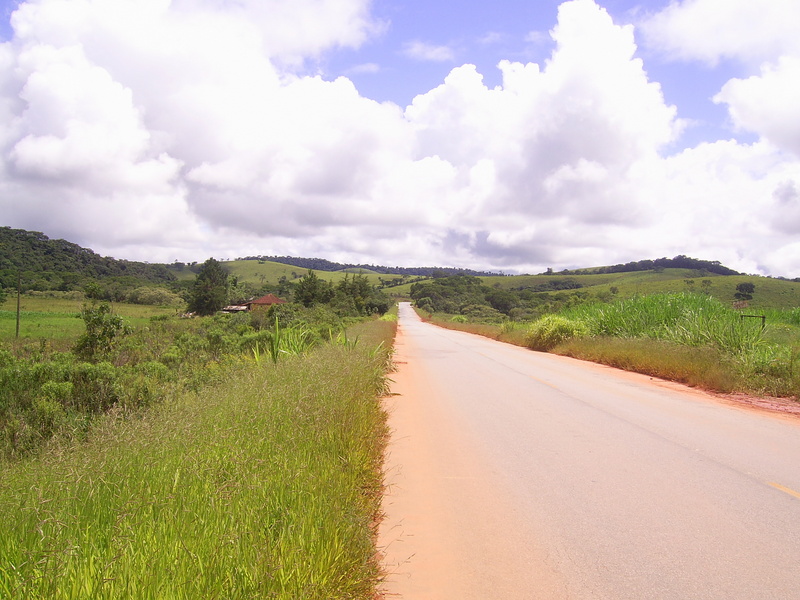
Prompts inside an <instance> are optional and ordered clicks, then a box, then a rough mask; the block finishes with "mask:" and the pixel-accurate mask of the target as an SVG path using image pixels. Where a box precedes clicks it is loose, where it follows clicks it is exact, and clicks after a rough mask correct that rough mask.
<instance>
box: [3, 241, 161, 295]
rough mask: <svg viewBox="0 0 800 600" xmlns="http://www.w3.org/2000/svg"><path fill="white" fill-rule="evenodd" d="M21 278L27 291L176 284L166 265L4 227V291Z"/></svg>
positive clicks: (13, 286) (13, 285)
mask: <svg viewBox="0 0 800 600" xmlns="http://www.w3.org/2000/svg"><path fill="white" fill-rule="evenodd" d="M20 276H21V278H22V281H23V285H24V288H25V289H26V290H61V291H71V290H81V289H83V287H84V285H85V284H86V283H87V282H88V281H92V280H96V279H109V278H117V279H120V278H122V279H128V280H131V281H136V282H138V284H139V285H144V284H148V283H149V284H164V283H170V282H173V281H175V275H174V274H173V273H172V272H170V270H169V269H168V268H167V267H166V265H159V264H148V263H143V262H134V261H129V260H118V259H115V258H108V257H102V256H100V255H99V254H96V253H95V252H93V251H92V250H89V249H87V248H83V247H81V246H78V245H77V244H73V243H72V242H67V241H65V240H51V239H50V238H49V237H47V236H46V235H44V234H43V233H41V232H39V231H26V230H24V229H11V228H10V227H0V288H16V286H17V278H18V277H20Z"/></svg>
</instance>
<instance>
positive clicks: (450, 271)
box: [240, 256, 503, 277]
mask: <svg viewBox="0 0 800 600" xmlns="http://www.w3.org/2000/svg"><path fill="white" fill-rule="evenodd" d="M240 260H268V261H270V262H276V263H281V264H284V265H291V266H293V267H300V268H301V269H312V270H314V271H342V270H344V269H363V270H364V271H374V272H375V273H380V274H381V275H415V276H421V277H449V276H453V275H472V276H474V277H489V276H491V275H503V273H493V272H490V271H475V270H472V269H457V268H454V267H383V266H380V265H364V264H361V265H356V264H352V263H337V262H332V261H330V260H326V259H324V258H297V257H294V256H246V257H244V258H242V259H240Z"/></svg>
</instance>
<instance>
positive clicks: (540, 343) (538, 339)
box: [525, 315, 589, 351]
mask: <svg viewBox="0 0 800 600" xmlns="http://www.w3.org/2000/svg"><path fill="white" fill-rule="evenodd" d="M588 333H589V328H588V327H587V326H586V325H585V324H584V323H583V322H581V321H576V320H573V319H568V318H566V317H562V316H560V315H545V316H544V317H542V318H541V319H539V320H538V321H535V322H534V323H533V324H532V325H531V326H530V327H529V328H528V331H527V333H526V334H525V345H526V346H528V348H531V349H532V350H542V351H548V350H552V349H553V348H555V347H556V346H558V345H559V344H562V343H564V342H565V341H567V340H571V339H573V338H578V337H583V336H585V335H587V334H588Z"/></svg>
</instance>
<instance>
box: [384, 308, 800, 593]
mask: <svg viewBox="0 0 800 600" xmlns="http://www.w3.org/2000/svg"><path fill="white" fill-rule="evenodd" d="M397 352H398V353H397V356H396V359H397V361H398V367H399V368H398V372H397V373H395V374H394V375H393V376H392V378H393V379H394V380H395V385H394V386H393V392H394V395H393V396H392V397H391V398H389V399H388V400H387V403H386V406H387V409H388V410H389V413H390V417H389V423H390V426H391V428H392V429H393V434H392V439H391V442H390V444H389V450H388V455H387V456H388V457H387V467H386V468H387V486H388V487H387V493H386V496H385V499H384V511H385V513H386V518H385V520H384V522H383V524H382V527H381V531H380V540H379V543H380V545H381V546H382V548H383V551H384V554H385V556H384V565H385V568H386V570H387V573H388V575H387V580H386V582H385V584H384V589H383V592H384V597H385V598H387V599H390V598H403V599H407V600H412V599H413V600H416V599H438V598H441V599H446V600H462V599H464V600H465V599H471V598H475V599H481V600H491V599H505V598H525V599H529V598H542V599H579V600H583V599H594V598H602V599H608V600H625V599H636V600H642V599H679V600H684V599H687V600H689V599H709V598H714V599H720V600H723V599H724V600H733V599H742V600H756V599H762V598H763V599H769V600H783V599H785V600H793V599H800V419H798V418H797V417H787V416H779V415H774V414H771V413H766V412H759V411H756V410H753V409H748V408H743V407H739V406H736V405H734V404H732V403H730V402H725V401H724V400H723V399H719V398H715V397H712V396H709V395H705V394H703V393H700V392H697V391H693V390H690V389H688V388H684V387H681V386H679V385H676V384H672V383H668V382H664V381H660V380H652V379H650V378H649V377H646V376H641V375H636V374H631V373H624V372H621V371H617V370H615V369H611V368H608V367H603V366H599V365H593V364H590V363H584V362H581V361H575V360H572V359H567V358H564V357H558V356H552V355H547V354H542V353H537V352H532V351H529V350H526V349H523V348H518V347H515V346H510V345H507V344H501V343H498V342H494V341H492V340H488V339H486V338H481V337H478V336H473V335H470V334H466V333H461V332H456V331H448V330H444V329H441V328H438V327H435V326H432V325H428V324H425V323H422V322H421V321H420V320H419V319H418V317H417V316H416V314H415V313H414V312H413V310H412V309H411V307H410V306H409V305H407V304H402V305H401V307H400V327H399V333H398V339H397Z"/></svg>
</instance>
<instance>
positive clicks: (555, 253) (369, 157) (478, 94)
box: [0, 0, 800, 275]
mask: <svg viewBox="0 0 800 600" xmlns="http://www.w3.org/2000/svg"><path fill="white" fill-rule="evenodd" d="M708 5H715V6H716V7H717V8H718V9H719V11H721V13H720V14H721V18H731V19H733V18H734V17H733V16H730V15H728V13H727V12H726V11H728V10H729V9H726V8H725V7H726V6H729V4H719V3H716V4H715V3H712V2H711V0H697V1H695V2H684V3H683V4H675V5H671V7H670V8H669V9H668V10H667V12H665V13H664V14H663V15H662V16H657V17H656V18H655V20H653V21H652V23H651V24H650V25H648V26H647V27H652V30H651V35H655V34H654V33H652V31H657V32H661V33H663V35H664V36H665V37H664V39H665V40H668V41H669V42H670V43H673V44H678V45H680V47H681V48H685V49H686V52H687V54H686V56H687V57H691V58H692V59H697V58H700V59H703V60H708V58H707V56H712V55H713V56H716V57H721V56H725V52H726V50H725V48H726V47H728V46H726V45H725V43H723V42H724V40H722V41H720V42H719V44H718V46H717V47H716V50H715V51H714V53H711V54H708V53H706V54H703V52H706V51H705V50H703V51H702V52H701V50H700V49H698V48H694V49H692V48H691V47H690V45H688V44H689V42H687V41H684V42H681V40H680V39H678V38H676V37H675V35H677V34H675V33H673V34H669V31H671V30H670V27H671V25H670V27H668V26H667V24H670V23H673V22H675V23H677V22H679V21H680V19H682V18H684V16H683V13H681V12H680V10H686V11H691V10H699V9H700V8H703V7H704V6H708ZM731 5H732V3H731ZM698 7H699V8H698ZM731 10H732V9H731ZM726 15H727V16H726ZM658 19H661V21H660V23H661V24H659V21H658ZM12 25H13V28H14V36H13V38H12V39H11V40H10V41H9V42H6V43H4V44H1V45H0V212H1V213H2V215H3V216H4V223H3V224H7V225H11V226H13V227H24V228H27V229H36V230H40V231H44V232H45V233H47V234H48V235H51V236H58V237H65V238H66V239H69V240H71V241H75V242H78V243H83V244H84V245H87V246H90V247H92V248H93V249H95V250H97V251H100V252H102V253H104V254H111V255H114V256H118V257H121V258H131V259H144V260H151V261H171V260H173V259H175V258H179V259H181V260H203V259H205V258H206V257H207V256H210V255H213V256H216V257H235V256H243V255H249V254H294V255H301V256H324V257H326V258H329V259H332V260H346V261H356V262H375V263H383V264H391V265H395V264H404V265H420V264H428V265H429V264H438V265H453V266H464V267H476V268H496V269H500V268H504V269H518V270H523V271H537V270H543V269H544V268H546V267H554V268H564V267H577V266H592V265H597V264H611V263H615V262H624V261H628V260H638V259H642V258H652V257H657V256H670V255H672V256H674V255H676V254H691V255H695V256H698V257H700V258H707V259H715V260H721V261H723V262H724V263H726V264H728V265H729V266H732V267H734V268H739V269H744V270H752V271H756V270H760V271H763V272H775V273H776V274H784V275H800V264H798V263H797V261H796V259H797V257H798V255H799V253H800V250H798V245H797V243H796V241H795V240H794V239H793V237H794V235H795V232H796V228H797V227H800V200H798V194H797V190H800V163H798V158H797V156H796V155H794V154H792V152H797V148H798V145H797V132H796V130H795V129H792V128H791V127H782V126H781V124H782V123H784V122H785V119H789V118H790V116H791V112H792V110H793V106H794V105H796V101H795V100H794V98H796V96H793V95H791V94H790V93H786V92H787V89H788V88H786V87H785V85H786V82H787V81H789V80H791V79H792V78H793V77H794V80H795V81H796V80H797V77H796V70H797V65H796V62H795V61H794V59H793V58H792V56H793V55H789V54H785V55H784V54H781V52H784V50H785V51H786V52H788V51H789V50H786V48H789V46H790V43H791V42H790V41H789V39H788V37H786V39H785V40H784V41H782V42H781V44H782V45H781V44H779V45H778V46H776V47H777V48H778V50H776V49H775V48H774V47H767V46H764V48H765V49H764V50H763V52H764V60H763V65H764V66H763V67H762V66H761V65H759V66H758V67H756V69H757V71H755V72H754V73H753V75H752V77H750V78H742V79H741V80H733V81H731V82H729V83H728V84H727V85H726V86H725V87H724V88H723V89H722V90H720V92H719V94H718V96H717V100H718V101H719V102H724V103H725V104H726V105H728V106H729V107H730V110H731V118H732V119H733V120H734V121H735V123H736V124H737V125H738V126H739V127H741V128H745V129H748V130H752V131H756V132H757V133H759V134H760V135H761V137H762V138H763V139H762V140H761V141H759V142H758V143H755V144H740V143H738V142H736V141H735V140H729V141H724V142H716V143H713V144H702V145H700V146H698V147H697V148H689V149H686V150H684V151H682V152H681V153H679V154H675V155H669V154H668V151H667V150H666V149H667V148H669V147H670V144H671V143H672V142H673V141H674V140H675V139H676V138H678V136H680V133H681V130H682V121H681V118H680V108H679V107H674V106H670V105H668V104H667V103H666V102H665V101H664V98H663V95H662V93H661V88H660V86H659V84H658V82H655V81H652V80H651V79H650V77H649V76H648V73H647V70H646V65H645V64H644V63H643V62H642V60H641V59H640V58H638V54H637V46H636V42H635V37H634V36H635V33H636V30H635V29H634V27H633V26H632V25H620V24H618V23H614V22H613V21H612V19H611V17H610V16H609V14H608V13H607V12H606V11H605V10H604V9H603V8H602V7H601V6H600V5H598V4H597V3H595V2H594V1H593V0H571V1H569V2H565V3H564V4H562V5H561V7H560V9H559V14H558V22H557V23H554V24H553V29H552V31H551V33H550V35H551V37H552V40H553V42H554V44H555V48H554V50H553V52H552V54H551V56H550V57H549V59H548V60H546V61H544V62H543V63H542V64H534V63H527V64H525V63H520V62H513V61H510V60H504V61H501V62H500V63H499V65H498V69H499V72H500V75H501V83H500V84H499V85H498V86H496V87H489V86H487V85H486V84H485V82H484V80H483V77H482V75H481V73H479V72H478V70H477V68H476V67H474V66H472V65H469V64H467V65H460V66H457V67H455V68H454V69H452V70H451V71H450V73H449V74H448V75H447V77H446V78H445V79H444V80H443V81H442V82H441V84H440V85H438V86H436V87H435V88H433V89H431V90H429V91H428V92H427V93H424V94H420V95H419V96H417V97H416V98H415V99H414V101H413V102H412V103H411V104H410V105H409V106H406V107H400V106H397V105H396V104H393V103H379V102H376V101H374V100H371V99H369V98H366V97H364V96H363V95H362V94H361V93H360V92H359V90H358V89H357V88H356V87H355V86H354V85H353V83H352V82H351V81H350V80H349V79H347V78H343V77H342V78H338V79H335V80H333V81H328V80H324V79H323V78H321V77H314V76H305V75H300V74H298V73H299V71H298V65H302V64H303V63H304V61H307V60H309V59H313V58H316V57H318V56H320V55H321V54H324V53H325V52H331V51H333V50H334V49H335V48H338V47H343V46H348V47H353V46H357V45H359V44H362V43H363V42H364V41H365V40H367V39H368V38H369V37H370V36H373V35H375V34H376V33H377V32H379V31H380V30H381V28H382V27H383V26H384V24H382V23H380V22H378V21H376V20H375V19H373V18H372V17H371V14H370V12H369V2H367V1H366V0H362V1H357V0H293V2H286V1H285V0H270V1H256V0H240V1H237V2H229V1H227V0H202V1H199V2H198V1H191V2H190V1H189V0H174V1H172V2H169V1H167V0H136V1H133V0H69V1H67V0H29V1H27V2H23V3H22V4H20V7H19V9H18V10H17V12H16V13H15V14H14V17H13V19H12ZM673 29H674V28H673ZM776 31H777V30H776ZM764 39H765V38H764ZM781 39H783V38H781ZM762 41H763V40H762ZM664 43H665V44H666V42H664ZM765 43H766V42H765ZM665 47H666V46H665ZM692 52H693V53H694V54H692ZM414 53H415V55H416V57H417V58H425V59H427V60H433V59H436V60H454V54H453V51H452V50H451V49H449V48H448V47H438V46H427V45H425V44H420V45H419V46H418V47H417V48H416V49H415V50H414ZM779 93H783V94H784V95H783V97H781V98H776V97H775V95H776V94H779ZM765 103H766V105H767V107H765V108H763V109H762V107H763V105H764V104H765ZM770 111H771V112H770ZM792 122H794V121H792ZM782 248H786V252H781V249H782Z"/></svg>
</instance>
